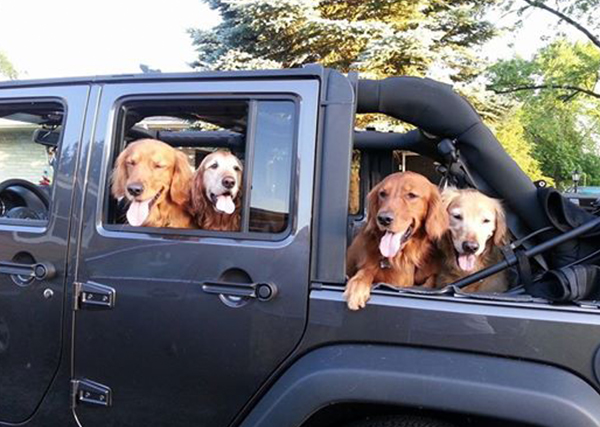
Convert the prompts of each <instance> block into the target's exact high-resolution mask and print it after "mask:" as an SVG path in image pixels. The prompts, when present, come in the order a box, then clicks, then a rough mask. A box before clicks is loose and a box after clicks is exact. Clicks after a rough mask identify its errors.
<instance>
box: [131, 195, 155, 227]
mask: <svg viewBox="0 0 600 427" xmlns="http://www.w3.org/2000/svg"><path fill="white" fill-rule="evenodd" d="M150 201H151V200H146V201H145V202H136V201H135V200H134V201H132V202H131V204H130V205H129V209H127V221H128V222H129V224H130V225H133V226H134V227H139V226H140V225H142V224H143V223H144V221H146V218H148V214H149V213H150Z"/></svg>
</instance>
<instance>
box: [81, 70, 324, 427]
mask: <svg viewBox="0 0 600 427" xmlns="http://www.w3.org/2000/svg"><path fill="white" fill-rule="evenodd" d="M317 99H318V82H317V81H311V80H305V81H285V82H275V81H262V82H260V83H257V82H256V81H254V82H252V81H228V82H202V81H198V82H179V83H178V82H170V83H166V82H165V83H161V84H152V83H137V84H130V85H107V86H106V87H105V88H104V90H103V94H102V100H101V105H100V111H99V115H98V119H97V123H96V132H95V135H94V138H93V141H92V147H91V151H90V156H91V158H90V159H86V161H85V162H86V163H87V164H88V165H89V170H88V180H87V189H86V190H85V203H84V211H83V216H82V222H83V229H82V232H81V233H80V236H81V241H80V242H79V248H80V258H79V268H78V271H77V282H78V283H79V284H80V285H79V286H80V287H81V288H82V289H88V290H90V294H91V298H92V300H93V301H89V300H88V298H87V296H85V295H84V296H83V297H82V298H80V304H79V308H78V310H77V311H76V316H75V349H74V358H75V362H74V377H75V380H77V381H80V383H79V384H80V385H81V386H82V387H84V388H83V389H82V390H80V393H79V394H78V396H77V397H78V398H77V402H76V408H75V414H76V416H77V418H78V420H79V422H80V423H81V424H82V425H83V426H84V427H93V426H99V427H100V426H102V427H106V426H133V425H139V426H146V427H150V426H170V427H176V426H186V427H187V426H190V425H194V426H209V427H219V426H227V425H229V423H230V422H231V421H232V419H233V418H234V416H235V415H236V414H237V413H238V412H239V411H240V410H241V409H242V408H243V406H244V404H245V403H246V402H248V400H249V399H250V398H251V396H252V395H253V394H254V393H255V392H256V391H257V390H258V388H259V387H260V385H261V384H262V383H263V382H264V381H265V380H266V379H267V378H268V376H269V375H270V374H271V373H273V371H274V370H275V368H276V367H277V366H278V365H279V364H280V363H281V362H282V361H283V360H284V359H285V358H286V356H287V355H289V354H290V352H291V351H292V350H293V349H294V347H295V346H296V344H297V343H298V342H299V340H300V338H301V335H302V333H303V330H304V326H305V322H306V314H307V313H306V310H307V296H308V284H309V255H310V250H309V249H310V234H311V233H310V220H311V207H312V187H313V169H314V152H315V133H316V116H317ZM148 137H153V138H158V139H160V140H162V141H164V142H167V143H168V144H170V145H171V146H173V147H175V148H176V149H177V150H180V151H181V152H183V153H184V154H186V156H187V159H188V161H189V164H190V167H194V168H196V167H198V165H199V164H200V162H201V161H202V160H203V159H204V158H205V157H206V155H208V154H210V153H212V152H213V151H215V150H216V149H219V148H220V149H223V148H224V147H226V148H227V149H228V150H230V151H231V152H232V153H233V154H234V155H236V156H237V157H238V158H239V160H240V161H241V162H242V165H243V169H244V172H243V179H242V183H241V194H242V196H241V199H240V200H235V201H232V200H230V199H228V197H233V196H229V195H224V196H223V195H219V194H220V193H217V190H215V194H211V196H212V198H213V199H214V201H215V202H216V204H215V205H210V204H209V206H208V207H207V209H211V210H214V209H217V207H216V206H218V204H219V203H221V208H222V209H224V211H228V210H229V209H228V207H229V206H231V204H232V203H236V204H237V205H236V206H238V207H236V211H235V212H234V214H236V213H237V212H240V214H241V219H240V224H239V228H238V229H237V230H228V231H214V230H212V229H209V230H198V229H184V228H172V227H164V228H160V227H134V226H132V225H128V224H127V219H126V218H132V217H131V216H130V215H129V214H130V213H131V212H129V211H128V209H130V208H129V207H128V206H130V205H127V203H123V202H124V200H120V201H119V200H116V199H115V198H114V197H113V196H112V195H111V192H110V185H111V184H110V182H111V181H110V175H111V173H112V169H113V165H114V162H115V158H116V157H117V156H118V154H119V153H120V152H121V151H122V150H123V149H124V148H125V147H126V146H127V145H128V144H130V143H132V142H133V141H135V140H137V139H140V138H148ZM142 160H143V159H141V158H138V157H135V158H133V159H130V160H128V161H130V162H131V163H132V164H133V163H134V162H139V161H142ZM144 161H145V160H144ZM160 161H161V158H160V157H156V158H153V160H152V162H154V163H153V164H155V167H157V168H164V167H165V165H162V164H161V163H160ZM167 167H168V165H167ZM207 167H211V168H214V170H215V171H216V170H218V169H219V167H220V166H219V165H217V164H210V165H207ZM144 173H145V174H146V175H144V174H142V175H140V176H141V178H140V180H152V179H154V178H153V175H152V174H153V173H152V172H151V171H150V172H144ZM173 179H175V178H173ZM148 185H149V184H148ZM207 185H209V184H207ZM164 191H170V190H168V189H167V190H164ZM157 194H159V193H157ZM161 194H162V193H161ZM209 199H210V198H209ZM218 200H221V202H219V201H218ZM208 201H209V202H210V200H208ZM150 206H151V205H150ZM223 206H224V207H223ZM149 209H152V206H151V207H150V208H149ZM238 209H239V211H238ZM140 212H141V213H140ZM211 212H212V211H211ZM135 214H136V215H138V217H139V215H142V217H141V218H140V219H139V221H140V222H141V221H143V219H144V218H145V216H144V211H143V210H141V209H138V210H137V211H136V212H135ZM207 227H209V226H207ZM209 228H210V227H209ZM236 284H237V285H236ZM253 286H254V287H253ZM84 294H85V291H84ZM103 298H104V300H105V301H104V302H105V303H104V304H103V302H102V300H103ZM112 301H114V304H110V302H112ZM90 381H92V382H93V383H90ZM98 384H100V385H102V386H106V387H107V388H108V389H110V390H108V389H103V388H102V387H101V386H99V385H98ZM94 385H96V386H97V387H100V388H99V389H96V390H94V389H93V386H94ZM89 387H92V390H91V393H90V394H89V395H88V397H87V398H86V394H85V393H86V390H88V391H89V390H90V388H89ZM108 401H110V406H109V405H105V402H108Z"/></svg>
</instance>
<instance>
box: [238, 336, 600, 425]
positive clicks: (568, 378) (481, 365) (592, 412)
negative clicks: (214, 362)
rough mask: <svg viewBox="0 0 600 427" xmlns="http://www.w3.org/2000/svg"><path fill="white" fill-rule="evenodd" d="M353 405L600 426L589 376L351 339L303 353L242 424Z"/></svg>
mask: <svg viewBox="0 0 600 427" xmlns="http://www.w3.org/2000/svg"><path fill="white" fill-rule="evenodd" d="M348 402H356V403H359V402H360V403H377V404H386V405H402V406H410V407H420V408H425V409H431V410H438V411H451V412H459V413H465V414H471V415H480V416H488V417H497V418H500V419H504V420H507V421H509V420H510V421H516V422H526V423H532V424H535V425H543V426H548V427H564V426H568V425H572V426H578V427H585V426H600V395H599V394H598V393H597V392H596V390H594V389H593V388H592V387H591V386H590V385H589V384H588V383H586V382H585V381H583V380H582V379H581V378H579V377H577V376H576V375H574V374H572V373H570V372H567V371H565V370H562V369H559V368H556V367H553V366H548V365H543V364H539V363H534V362H528V361H518V360H511V359H504V358H499V357H493V356H483V355H475V354H464V353H457V352H451V351H444V350H432V349H420V348H410V347H392V346H383V345H350V344H348V345H336V346H329V347H322V348H320V349H317V350H314V351H312V352H310V353H308V354H306V355H305V356H303V357H301V358H300V359H299V360H298V361H297V362H295V363H294V364H293V365H292V366H291V367H290V368H289V369H287V370H286V371H285V372H284V373H283V374H282V376H281V377H280V378H279V379H278V380H277V381H276V382H275V384H274V385H273V386H272V387H271V388H270V389H269V390H268V391H267V393H266V394H265V395H264V396H263V397H262V398H261V400H260V401H259V402H258V403H257V404H256V405H255V406H254V408H253V409H252V410H251V411H250V413H249V415H248V416H247V417H246V418H245V419H244V421H243V422H242V424H241V427H258V426H278V427H297V426H299V425H301V424H302V422H303V421H305V420H306V419H307V418H308V417H309V416H310V415H312V414H313V413H315V412H316V411H318V410H319V409H320V408H322V407H324V406H327V405H330V404H332V403H348Z"/></svg>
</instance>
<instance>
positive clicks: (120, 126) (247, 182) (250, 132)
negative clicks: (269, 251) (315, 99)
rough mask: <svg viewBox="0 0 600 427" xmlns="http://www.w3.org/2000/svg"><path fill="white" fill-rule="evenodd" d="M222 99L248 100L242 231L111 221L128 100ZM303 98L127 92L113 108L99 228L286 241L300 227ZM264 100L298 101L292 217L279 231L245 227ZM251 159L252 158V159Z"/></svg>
mask: <svg viewBox="0 0 600 427" xmlns="http://www.w3.org/2000/svg"><path fill="white" fill-rule="evenodd" d="M179 100H187V101H216V102H218V101H221V100H230V101H231V100H233V101H243V102H247V103H248V115H247V117H248V123H247V128H246V139H245V141H244V142H245V147H244V153H245V159H244V172H243V177H242V181H243V190H242V191H243V194H244V198H243V208H242V218H241V222H240V224H241V230H240V231H216V230H202V229H198V228H189V229H186V228H168V227H134V226H131V225H128V224H110V223H109V222H108V221H107V220H108V217H109V215H108V213H109V212H108V211H109V206H108V198H107V197H112V196H111V195H110V174H111V172H112V170H113V166H114V162H115V160H116V158H117V156H118V153H120V152H121V151H123V148H124V142H125V138H124V136H125V135H124V120H123V118H124V114H123V111H124V107H126V104H128V103H131V102H144V101H151V102H160V101H179ZM300 100H301V97H300V95H298V94H294V93H286V92H281V93H260V92H257V93H239V94H221V93H210V94H202V93H198V94H190V93H182V94H176V93H168V94H140V95H126V96H123V97H121V98H119V99H117V100H116V102H115V104H114V105H113V106H112V109H111V117H110V123H111V125H110V126H111V128H110V129H109V134H110V136H111V140H112V144H111V146H110V147H109V155H108V160H107V161H108V164H107V167H105V168H104V172H103V173H104V176H103V177H102V178H103V179H102V181H103V186H104V191H102V194H103V197H101V198H99V199H98V203H99V204H100V206H98V207H97V215H98V218H99V228H100V229H101V230H105V231H108V232H118V233H134V235H136V234H145V235H149V236H158V237H161V236H164V237H169V236H170V237H175V236H182V237H215V238H223V239H243V240H254V241H275V242H276V241H282V240H285V239H286V238H288V237H289V236H290V235H291V234H293V232H294V230H295V229H296V215H295V214H296V210H297V207H298V203H297V197H296V196H297V191H298V188H297V187H298V185H297V182H296V181H297V176H296V175H297V174H296V171H297V167H298V156H299V152H298V149H299V147H298V137H299V135H298V134H299V132H298V126H299V121H300ZM260 101H282V102H292V103H293V105H294V118H293V138H292V146H291V157H292V158H291V165H290V171H289V174H290V175H289V176H290V188H289V195H288V202H289V214H288V221H287V224H286V227H285V229H283V230H282V231H281V232H279V233H261V232H256V231H243V230H244V228H245V227H247V226H248V225H249V220H250V215H249V208H250V200H251V197H247V195H248V194H251V186H252V172H253V169H254V148H255V142H256V124H257V113H258V109H257V106H258V103H259V102H260ZM248 159H250V161H248Z"/></svg>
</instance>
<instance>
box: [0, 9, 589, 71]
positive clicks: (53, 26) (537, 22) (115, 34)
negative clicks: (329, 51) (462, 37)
mask: <svg viewBox="0 0 600 427" xmlns="http://www.w3.org/2000/svg"><path fill="white" fill-rule="evenodd" d="M273 1H276V0H273ZM490 18H491V19H493V20H494V21H496V22H498V23H500V24H506V23H508V22H509V21H510V19H502V18H501V16H500V15H499V14H495V15H493V16H490ZM526 18H527V24H526V25H525V26H524V27H523V29H522V30H520V31H519V32H517V33H511V32H507V33H505V34H504V35H503V36H502V37H500V38H497V39H496V40H494V41H492V42H490V43H489V44H487V45H486V46H484V48H483V51H484V52H485V54H486V56H488V57H489V58H490V59H492V60H495V59H499V58H507V57H511V56H512V55H513V54H514V53H517V54H519V55H521V56H523V57H529V56H531V55H532V54H533V53H534V52H535V51H536V50H537V49H538V48H539V47H541V46H542V45H543V42H542V36H543V35H547V34H552V32H553V31H554V26H553V24H554V23H555V22H556V20H555V19H554V18H553V17H551V16H550V15H549V14H547V13H544V12H535V13H533V14H530V15H528V16H527V17H526ZM219 19H220V18H219V15H218V13H217V12H215V11H212V10H211V9H210V8H209V7H208V6H207V5H206V4H205V3H204V2H203V1H202V0H171V1H170V2H165V1H162V2H158V1H152V0H102V1H91V0H0V51H1V52H3V53H5V54H6V56H7V57H8V58H9V60H10V61H11V62H12V63H13V65H14V66H15V68H16V69H17V71H18V72H19V77H20V78H30V79H33V78H47V77H71V76H88V75H99V74H123V73H139V72H141V70H140V67H139V65H140V64H146V65H148V66H150V67H151V68H153V69H160V70H161V71H163V72H175V71H191V68H190V67H189V66H188V63H190V62H192V61H193V60H194V59H195V54H194V49H193V47H192V44H191V38H190V37H189V35H188V34H187V33H186V30H187V29H188V28H191V27H194V28H206V29H208V28H210V27H212V26H213V25H215V24H217V23H218V22H219ZM569 36H572V37H574V38H581V36H580V35H579V34H578V33H576V32H575V31H570V34H569ZM1 78H2V76H0V79H1Z"/></svg>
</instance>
